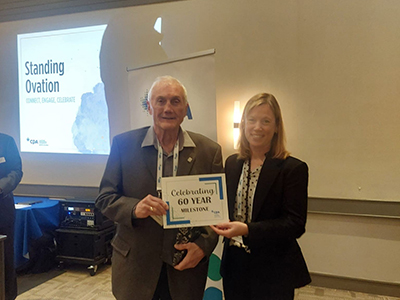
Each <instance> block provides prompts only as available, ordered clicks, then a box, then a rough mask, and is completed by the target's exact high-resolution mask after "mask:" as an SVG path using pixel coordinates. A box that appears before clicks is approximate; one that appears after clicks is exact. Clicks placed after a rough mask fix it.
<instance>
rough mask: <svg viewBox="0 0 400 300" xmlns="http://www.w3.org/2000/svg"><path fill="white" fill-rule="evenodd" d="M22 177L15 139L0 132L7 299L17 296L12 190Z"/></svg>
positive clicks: (0, 202)
mask: <svg viewBox="0 0 400 300" xmlns="http://www.w3.org/2000/svg"><path fill="white" fill-rule="evenodd" d="M21 178H22V164H21V157H20V156H19V152H18V148H17V145H15V141H14V139H13V138H12V137H11V136H9V135H6V134H3V133H0V234H5V235H7V239H6V240H5V243H4V250H5V251H4V256H5V259H4V260H5V287H6V290H5V297H6V298H5V299H6V300H13V299H15V298H16V297H17V278H16V275H15V269H14V220H15V208H14V197H13V193H12V191H13V190H14V189H15V188H16V187H17V185H18V183H19V182H20V181H21Z"/></svg>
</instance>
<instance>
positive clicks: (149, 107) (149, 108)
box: [146, 100, 153, 115]
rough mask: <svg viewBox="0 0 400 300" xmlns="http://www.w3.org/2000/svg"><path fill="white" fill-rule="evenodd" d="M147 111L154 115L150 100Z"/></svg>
mask: <svg viewBox="0 0 400 300" xmlns="http://www.w3.org/2000/svg"><path fill="white" fill-rule="evenodd" d="M146 104H147V112H148V113H149V114H150V115H152V114H153V111H152V110H151V105H150V101H149V100H147V103H146Z"/></svg>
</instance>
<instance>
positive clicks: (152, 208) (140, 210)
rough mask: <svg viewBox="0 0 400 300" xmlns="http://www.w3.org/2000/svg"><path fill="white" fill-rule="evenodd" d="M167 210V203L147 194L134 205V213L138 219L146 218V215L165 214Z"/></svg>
mask: <svg viewBox="0 0 400 300" xmlns="http://www.w3.org/2000/svg"><path fill="white" fill-rule="evenodd" d="M167 210H168V205H167V203H165V202H164V201H163V200H162V199H160V198H158V197H154V196H152V195H150V194H149V195H147V196H146V197H144V198H143V199H142V200H141V201H140V202H139V203H138V204H137V205H136V209H135V215H136V218H139V219H142V218H147V217H148V216H162V215H165V214H167Z"/></svg>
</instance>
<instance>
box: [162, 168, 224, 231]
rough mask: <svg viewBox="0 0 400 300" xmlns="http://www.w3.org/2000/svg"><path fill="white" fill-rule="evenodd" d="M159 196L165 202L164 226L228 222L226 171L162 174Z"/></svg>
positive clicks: (189, 225) (193, 225) (191, 225)
mask: <svg viewBox="0 0 400 300" xmlns="http://www.w3.org/2000/svg"><path fill="white" fill-rule="evenodd" d="M161 185H162V198H163V200H164V201H165V202H166V203H167V204H168V206H169V210H168V211H167V215H165V216H164V217H163V218H164V222H163V224H164V225H163V226H164V228H175V227H195V226H207V225H215V224H218V223H221V222H228V221H229V215H228V204H227V196H226V183H225V174H207V175H195V176H177V177H163V179H162V180H161Z"/></svg>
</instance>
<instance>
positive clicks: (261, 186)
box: [252, 158, 283, 220]
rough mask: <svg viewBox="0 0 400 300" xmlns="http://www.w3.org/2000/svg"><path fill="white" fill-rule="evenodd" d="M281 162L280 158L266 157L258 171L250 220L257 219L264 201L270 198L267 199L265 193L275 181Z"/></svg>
mask: <svg viewBox="0 0 400 300" xmlns="http://www.w3.org/2000/svg"><path fill="white" fill-rule="evenodd" d="M282 162H283V161H282V160H280V159H273V158H270V159H266V160H265V161H264V165H263V167H262V169H261V172H260V177H259V178H258V182H257V188H256V193H255V195H254V200H253V213H252V220H256V219H257V216H258V214H259V213H260V210H261V207H262V206H263V205H264V202H265V201H269V200H272V199H267V195H268V193H269V191H270V189H271V187H272V184H273V183H274V181H275V178H276V176H278V174H279V172H280V171H281V169H282Z"/></svg>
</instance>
